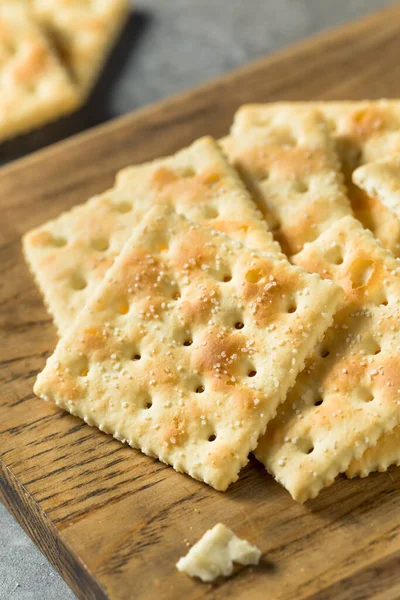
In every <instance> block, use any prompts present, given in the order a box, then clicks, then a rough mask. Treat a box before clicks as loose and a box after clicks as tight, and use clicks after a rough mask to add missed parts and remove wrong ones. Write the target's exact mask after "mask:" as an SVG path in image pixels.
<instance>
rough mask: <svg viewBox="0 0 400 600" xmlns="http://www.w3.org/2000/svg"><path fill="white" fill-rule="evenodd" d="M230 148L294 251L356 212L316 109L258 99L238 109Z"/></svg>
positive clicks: (272, 223) (284, 245)
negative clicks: (259, 100)
mask: <svg viewBox="0 0 400 600" xmlns="http://www.w3.org/2000/svg"><path fill="white" fill-rule="evenodd" d="M231 133H232V135H231V137H230V139H229V140H226V139H225V141H222V145H223V148H224V151H225V152H227V153H228V156H229V158H230V160H231V161H232V163H233V164H234V165H235V167H236V168H237V169H238V171H239V173H240V174H241V176H242V178H243V180H244V181H245V183H246V184H247V186H248V188H249V190H250V191H251V193H252V195H253V198H254V199H255V200H256V202H257V203H258V205H259V207H260V209H261V210H262V212H263V213H264V214H265V217H266V219H267V221H268V223H269V225H270V229H271V230H272V231H273V233H274V237H275V239H277V240H278V241H279V243H280V245H281V247H282V249H283V250H284V252H285V253H286V254H287V255H288V256H292V255H293V254H296V253H297V252H299V251H300V250H301V249H302V248H303V246H304V244H305V243H306V242H311V241H313V240H314V239H316V238H317V237H318V236H319V235H320V234H321V233H322V232H323V231H325V230H326V229H327V228H329V226H330V225H331V224H332V223H333V222H334V221H337V220H338V219H340V218H342V217H344V216H346V215H349V214H352V213H351V208H350V202H349V200H348V198H347V192H346V188H345V186H344V183H343V175H342V173H341V170H340V163H339V160H338V158H337V156H336V152H335V149H334V145H333V142H332V140H331V138H330V135H329V131H328V128H327V126H326V123H325V122H324V119H323V117H322V116H321V115H320V113H318V111H317V110H315V109H314V108H309V107H304V106H303V107H302V108H297V107H293V106H291V105H289V104H286V105H284V104H254V105H247V106H243V107H242V108H240V109H239V111H238V112H237V113H236V115H235V118H234V122H233V126H232V130H231Z"/></svg>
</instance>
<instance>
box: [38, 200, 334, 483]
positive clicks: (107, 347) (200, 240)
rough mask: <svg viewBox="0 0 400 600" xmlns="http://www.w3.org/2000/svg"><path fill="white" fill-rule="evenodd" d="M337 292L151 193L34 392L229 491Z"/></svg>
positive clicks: (327, 320) (322, 327)
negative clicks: (151, 200)
mask: <svg viewBox="0 0 400 600" xmlns="http://www.w3.org/2000/svg"><path fill="white" fill-rule="evenodd" d="M341 298H342V290H341V289H340V288H339V287H338V286H336V285H335V284H333V283H332V282H330V281H323V280H322V279H321V278H320V277H319V276H318V275H309V274H308V273H306V272H305V271H303V270H302V269H299V268H298V267H294V266H292V265H290V264H289V262H287V261H282V260H276V259H275V258H273V257H272V256H269V255H268V254H265V253H257V252H255V251H253V250H250V249H247V248H246V247H244V246H242V245H241V244H240V243H239V242H234V241H232V240H231V239H230V238H228V237H227V236H225V235H223V234H220V233H218V232H216V231H214V230H212V229H209V228H204V227H201V226H200V225H197V224H195V223H193V222H190V221H188V220H186V219H185V218H184V217H183V216H180V215H177V214H176V213H174V212H172V211H171V209H169V208H168V207H165V206H156V207H153V209H152V210H151V212H150V213H149V214H148V215H147V216H146V217H145V218H144V219H143V221H142V223H141V224H140V225H139V227H138V229H137V230H136V231H135V232H134V234H133V236H132V237H131V239H130V240H128V242H127V243H126V245H125V246H124V248H123V250H122V252H121V254H120V256H119V257H118V259H117V260H116V261H115V263H114V265H113V267H112V268H111V269H110V270H109V271H108V273H107V275H106V277H105V279H104V280H103V282H102V283H101V284H100V285H99V287H98V288H97V290H96V292H95V294H94V297H93V298H92V299H91V300H90V301H89V302H88V304H87V305H86V307H85V308H84V310H83V311H82V312H81V314H80V315H79V316H78V317H77V320H76V321H75V323H74V324H73V325H72V326H71V327H70V329H69V330H68V331H67V333H66V334H65V336H64V337H63V338H62V340H61V341H60V342H59V344H58V346H57V348H56V350H55V353H54V354H53V356H52V357H51V358H50V359H49V360H48V362H47V365H46V367H45V369H44V371H43V372H42V373H41V374H40V375H39V377H38V379H37V383H36V385H35V393H36V394H37V395H38V396H41V397H42V398H44V399H47V400H51V401H54V402H55V403H56V404H57V405H58V406H60V407H63V408H65V409H66V410H68V411H69V412H71V413H72V414H74V415H78V416H80V417H81V418H83V419H84V420H85V421H86V422H87V423H89V424H90V425H96V426H97V427H99V428H100V429H101V430H102V431H105V432H107V433H111V434H113V435H114V436H115V437H116V438H118V439H120V440H123V441H125V442H127V443H128V444H130V445H131V446H133V447H135V448H140V449H141V450H142V452H144V453H145V454H149V455H151V456H155V457H158V458H159V459H160V460H162V461H164V462H166V463H168V464H170V465H172V466H173V467H174V468H175V469H176V470H177V471H184V472H186V473H188V474H189V475H191V476H192V477H194V478H196V479H199V480H202V481H205V482H206V483H208V484H210V485H211V486H213V487H215V488H216V489H218V490H225V489H226V488H227V486H228V485H229V484H230V483H231V482H233V481H235V480H236V479H237V477H238V473H239V471H240V469H241V467H243V466H244V465H245V464H246V463H247V460H248V454H249V452H250V451H251V450H252V449H254V448H255V446H256V444H257V440H258V438H259V436H260V434H261V433H263V432H264V430H265V427H266V424H267V422H268V421H269V420H270V419H271V418H272V417H273V416H274V415H275V413H276V409H277V406H278V404H279V403H280V402H282V401H283V400H284V398H285V396H286V393H287V390H288V389H289V387H290V386H292V385H293V383H294V381H295V378H296V375H297V374H298V372H299V371H300V370H301V368H302V367H303V365H304V361H305V359H306V357H307V356H308V355H309V354H310V353H311V352H312V350H313V348H314V347H315V345H316V343H317V341H318V340H320V339H321V337H322V336H323V333H324V331H325V330H326V329H327V327H328V325H329V324H330V323H331V321H332V314H333V313H334V311H335V310H336V308H337V306H338V303H339V302H340V300H341Z"/></svg>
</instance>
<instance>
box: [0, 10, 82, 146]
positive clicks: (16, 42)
mask: <svg viewBox="0 0 400 600" xmlns="http://www.w3.org/2000/svg"><path fill="white" fill-rule="evenodd" d="M77 103H78V95H77V90H76V88H75V86H74V85H73V83H72V82H71V81H70V79H69V77H68V74H67V72H66V71H65V69H64V68H63V67H62V65H61V63H60V62H59V60H58V58H57V56H56V53H55V52H54V51H53V49H52V47H51V46H50V44H49V43H48V40H47V38H46V37H45V36H44V34H43V33H42V31H41V30H40V28H39V26H38V25H37V23H36V21H35V20H34V19H33V17H32V13H31V11H30V10H29V9H28V8H27V7H26V6H25V5H23V4H20V3H18V2H6V3H1V4H0V141H3V140H5V139H7V138H10V137H13V136H15V135H17V134H19V133H22V132H24V131H27V130H29V129H32V128H34V127H37V126H39V125H41V124H43V123H44V122H46V121H50V120H52V119H56V118H58V117H60V116H61V115H63V114H65V113H68V112H70V111H72V110H73V109H74V108H75V107H76V105H77Z"/></svg>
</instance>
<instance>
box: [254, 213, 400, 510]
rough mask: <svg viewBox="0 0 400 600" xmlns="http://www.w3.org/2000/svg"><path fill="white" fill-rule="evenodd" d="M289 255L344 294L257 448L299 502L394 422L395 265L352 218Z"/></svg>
mask: <svg viewBox="0 0 400 600" xmlns="http://www.w3.org/2000/svg"><path fill="white" fill-rule="evenodd" d="M295 262H296V264H298V265H301V266H302V267H304V268H306V269H307V270H308V271H311V272H315V273H318V274H320V275H321V276H322V277H324V278H327V279H331V280H333V281H334V282H335V283H337V284H338V285H340V286H341V287H342V288H343V289H344V291H345V304H344V306H343V308H341V309H340V310H339V311H338V312H337V313H336V315H335V317H334V320H333V325H332V327H330V328H329V329H328V331H327V332H326V334H325V337H324V340H323V341H322V343H321V345H320V347H319V348H318V349H317V351H316V353H315V354H314V355H313V356H312V357H311V358H310V359H309V360H308V361H307V363H306V367H305V369H304V371H303V372H302V373H301V374H300V375H299V377H298V378H297V381H296V385H295V387H294V388H293V390H291V391H290V393H289V395H288V397H287V399H286V401H285V402H284V404H283V405H282V406H281V407H280V408H279V409H278V414H277V417H276V418H275V419H274V420H273V421H272V422H271V423H269V425H268V427H267V431H266V433H265V435H264V436H263V437H262V438H261V440H260V443H259V446H258V448H257V450H256V456H257V458H258V459H259V460H261V462H262V463H263V464H264V465H265V466H266V467H267V469H268V471H269V472H270V473H271V474H272V475H273V476H274V477H275V478H276V479H277V480H278V481H279V482H280V483H281V484H282V485H284V486H285V487H286V488H287V489H288V491H289V492H290V494H291V495H292V496H293V498H294V499H295V500H298V501H300V502H304V501H305V500H307V499H308V498H314V497H315V496H316V495H317V494H318V492H319V491H320V489H321V488H322V487H324V486H326V485H330V484H331V483H332V482H333V480H334V478H335V477H336V475H337V474H338V473H340V472H342V471H345V470H346V469H347V467H348V465H349V463H350V462H351V460H353V459H358V458H360V457H361V455H362V453H363V452H364V450H365V449H366V448H368V447H370V446H373V445H374V444H376V442H377V440H378V438H379V437H380V436H381V435H382V434H383V433H384V432H386V431H389V430H391V429H393V428H394V427H395V426H396V425H397V424H398V423H399V422H400V393H399V390H400V353H399V345H400V333H399V331H400V329H399V326H400V267H399V263H398V261H397V260H396V259H395V258H394V257H393V255H392V254H391V253H390V252H389V251H388V250H385V249H384V248H383V247H382V246H381V244H380V243H379V242H378V241H377V240H376V239H375V238H374V237H373V235H372V233H371V232H370V231H368V230H366V229H363V227H362V226H361V224H360V223H359V222H358V221H357V220H356V219H354V218H353V217H345V218H343V219H342V220H340V221H338V223H336V224H335V225H333V226H332V227H331V229H329V230H328V231H326V232H325V233H323V234H322V235H321V236H320V237H319V238H318V240H316V241H315V242H313V243H311V244H307V245H306V246H305V248H304V250H303V251H302V252H301V253H300V254H298V255H297V256H296V258H295Z"/></svg>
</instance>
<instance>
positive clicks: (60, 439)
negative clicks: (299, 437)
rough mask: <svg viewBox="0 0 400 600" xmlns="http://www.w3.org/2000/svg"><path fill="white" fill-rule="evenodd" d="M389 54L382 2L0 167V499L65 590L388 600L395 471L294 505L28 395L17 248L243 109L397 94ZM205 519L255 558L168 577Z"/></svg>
mask: <svg viewBox="0 0 400 600" xmlns="http://www.w3.org/2000/svg"><path fill="white" fill-rule="evenodd" d="M399 56H400V6H395V7H392V8H390V9H388V10H386V11H384V12H382V13H379V14H376V15H373V16H370V17H368V18H366V19H364V20H363V21H359V22H357V23H354V24H351V25H349V26H347V27H345V28H341V29H339V30H336V31H331V32H328V33H324V34H323V35H320V36H318V37H316V38H314V39H312V40H310V41H307V42H304V43H301V44H299V45H296V46H294V47H292V48H290V49H288V50H285V51H284V52H281V53H279V54H277V55H275V56H272V57H268V58H266V59H263V60H261V61H259V62H257V63H254V64H252V65H250V66H248V67H245V68H244V69H241V70H239V71H236V72H234V73H232V74H230V75H228V76H226V77H223V78H220V79H218V80H216V81H213V82H211V83H209V84H207V85H205V86H202V87H199V88H197V89H195V90H192V91H189V92H186V93H184V94H182V95H180V96H178V97H176V98H172V99H169V100H166V101H164V102H162V103H160V104H157V105H155V106H152V107H150V108H146V109H144V110H141V111H140V112H137V113H135V114H133V115H128V116H127V117H124V118H122V119H119V120H117V121H114V122H112V123H110V124H107V125H106V126H103V127H100V128H98V129H95V130H92V131H90V132H89V133H86V134H83V135H80V136H78V137H75V138H73V139H70V140H69V141H67V142H64V143H61V144H58V145H56V146H53V147H50V148H49V149H46V150H45V151H42V152H40V153H38V154H35V155H32V156H30V157H28V158H26V159H24V160H22V161H20V162H16V163H14V164H11V165H10V166H8V167H6V168H4V169H3V170H2V171H1V173H0V206H1V209H2V210H1V220H0V265H1V278H0V382H1V388H0V389H1V391H0V455H1V462H0V498H1V499H2V500H3V501H4V502H5V504H6V505H7V506H8V508H9V509H10V511H11V512H12V513H13V514H14V515H15V517H16V518H17V519H18V521H19V522H20V523H21V524H22V526H23V527H24V528H25V530H26V531H27V532H28V533H29V535H30V536H31V537H32V538H33V539H34V541H35V542H36V543H37V544H38V546H39V547H40V548H41V550H42V551H43V552H44V553H45V554H46V555H47V556H48V558H49V559H50V560H51V562H52V563H53V564H54V565H55V566H56V567H57V569H58V570H59V571H60V573H61V574H62V575H63V577H64V578H65V579H66V580H67V582H68V583H69V584H70V585H71V587H72V588H73V589H74V590H75V592H76V594H77V595H78V597H79V598H84V599H96V600H98V599H100V600H106V599H108V600H128V599H133V598H134V599H135V600H144V599H146V600H148V599H153V598H156V599H157V600H165V599H175V598H181V599H184V600H195V599H196V600H197V599H201V598H211V599H214V598H215V599H217V598H218V599H224V598H230V599H235V600H236V599H243V600H244V599H246V600H247V599H251V600H253V599H259V598H260V599H263V600H264V599H267V600H272V599H275V600H278V599H279V600H281V599H296V600H300V599H304V598H307V599H314V600H328V599H332V600H338V599H343V600H344V599H348V600H354V599H361V598H369V599H370V598H374V599H378V598H380V599H385V600H390V599H395V598H400V578H399V577H398V569H399V567H400V495H399V493H400V469H398V468H397V469H391V470H390V471H389V472H387V473H383V474H374V475H372V476H370V477H369V478H368V479H366V480H362V481H359V480H354V481H347V480H346V479H345V478H344V477H340V478H339V479H338V481H337V482H336V483H335V484H334V485H333V486H332V487H331V488H329V489H327V490H324V491H323V492H322V493H321V495H320V496H319V497H318V499H316V500H314V501H310V502H308V503H307V504H306V505H305V506H300V505H298V504H296V503H295V502H294V501H293V500H292V499H291V498H290V496H289V494H288V493H287V492H286V491H285V490H284V489H282V488H281V487H280V486H279V485H278V484H277V483H275V482H274V481H273V480H272V478H271V477H269V476H268V475H267V474H266V472H265V471H264V469H263V468H262V467H261V466H260V465H259V464H257V463H256V461H251V463H250V465H249V466H248V467H247V468H246V469H245V470H244V472H243V475H242V477H241V479H240V480H239V481H238V482H237V483H236V484H235V485H233V486H232V487H231V488H230V489H229V491H228V492H227V493H225V494H222V493H218V492H215V491H213V490H212V489H210V488H209V487H207V486H206V485H203V484H201V483H198V482H196V481H193V480H192V479H190V478H189V477H186V476H184V475H180V474H177V473H175V472H174V471H173V470H172V469H171V468H168V467H166V466H165V465H163V464H161V463H159V462H157V461H155V460H152V459H151V458H148V457H145V456H143V455H141V454H140V453H139V452H137V451H135V450H132V449H129V448H127V447H125V446H123V445H122V444H120V443H118V442H116V441H115V440H113V439H112V438H110V437H109V436H106V435H104V434H102V433H101V432H99V431H97V430H95V429H91V428H89V427H88V426H86V425H85V424H84V423H83V422H81V421H79V420H78V419H76V418H74V417H72V416H70V415H68V414H66V413H63V412H61V411H60V410H58V409H56V408H54V407H53V406H51V405H48V404H46V403H44V402H42V401H40V400H38V399H36V398H35V397H34V395H33V393H32V386H33V382H34V379H35V375H36V373H37V372H38V371H39V370H40V369H41V368H42V367H43V365H44V362H45V358H46V357H47V356H49V354H50V353H51V351H52V349H53V348H54V345H55V343H56V335H55V330H54V328H53V326H52V324H51V319H50V318H49V316H48V315H47V313H46V310H45V309H44V307H43V303H42V300H41V298H40V295H39V293H38V291H37V290H36V288H35V285H34V283H33V281H32V278H31V276H30V274H29V272H28V269H27V268H26V266H25V264H24V261H23V258H22V255H21V248H20V237H21V235H22V234H23V233H24V232H25V231H26V230H28V229H30V228H32V227H34V226H36V225H38V224H40V223H42V222H43V221H45V220H47V219H49V218H50V217H54V216H56V215H58V214H59V213H60V212H61V211H62V210H65V209H68V208H69V207H71V206H72V205H74V204H77V203H79V202H82V201H84V200H86V199H87V198H88V197H89V196H90V195H91V194H94V193H95V192H100V191H102V190H104V189H105V188H106V187H107V186H109V185H110V184H111V183H112V181H113V177H114V174H115V172H116V171H117V170H118V169H120V168H121V167H124V166H125V165H128V164H130V163H135V162H141V161H144V160H147V159H150V158H154V157H156V156H158V155H163V154H168V153H170V152H172V151H175V150H177V149H178V148H180V147H182V146H184V145H185V144H188V143H189V142H191V141H192V140H193V139H194V138H196V137H199V136H201V135H203V134H206V133H208V134H213V135H214V136H216V137H218V136H220V135H223V134H225V133H226V132H227V131H228V128H229V125H230V122H231V120H232V115H233V113H234V111H235V110H236V108H237V107H238V106H239V105H240V104H242V103H244V102H249V101H268V100H292V99H293V100H295V99H296V100H301V99H318V98H325V99H330V98H331V99H340V98H346V99H347V98H364V97H369V98H377V97H380V96H393V97H395V96H398V97H400V60H399ZM139 85H140V82H139ZM218 521H223V522H224V523H225V524H226V525H228V526H230V527H232V528H233V529H234V530H235V532H236V533H237V534H238V535H240V536H243V537H245V538H247V539H249V540H250V541H251V542H253V543H255V544H257V545H258V546H259V547H260V548H261V549H262V551H263V560H262V564H261V565H260V566H259V567H258V568H253V569H249V568H247V569H243V568H242V569H238V570H237V572H236V573H235V576H234V577H232V578H231V579H228V580H226V581H221V582H218V583H217V584H216V585H214V586H211V585H205V584H201V583H199V582H198V581H193V580H191V579H189V578H188V577H186V576H184V575H181V574H179V573H178V571H177V570H176V569H175V566H174V565H175V562H176V561H177V560H178V558H179V557H180V556H181V555H183V554H184V553H185V552H186V551H187V546H186V541H187V540H188V541H189V542H191V543H192V542H195V541H196V540H197V539H198V538H199V537H200V536H201V535H202V534H203V533H204V531H205V530H206V529H208V528H210V527H212V526H213V525H214V524H215V523H216V522H218ZM396 567H397V569H396Z"/></svg>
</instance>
